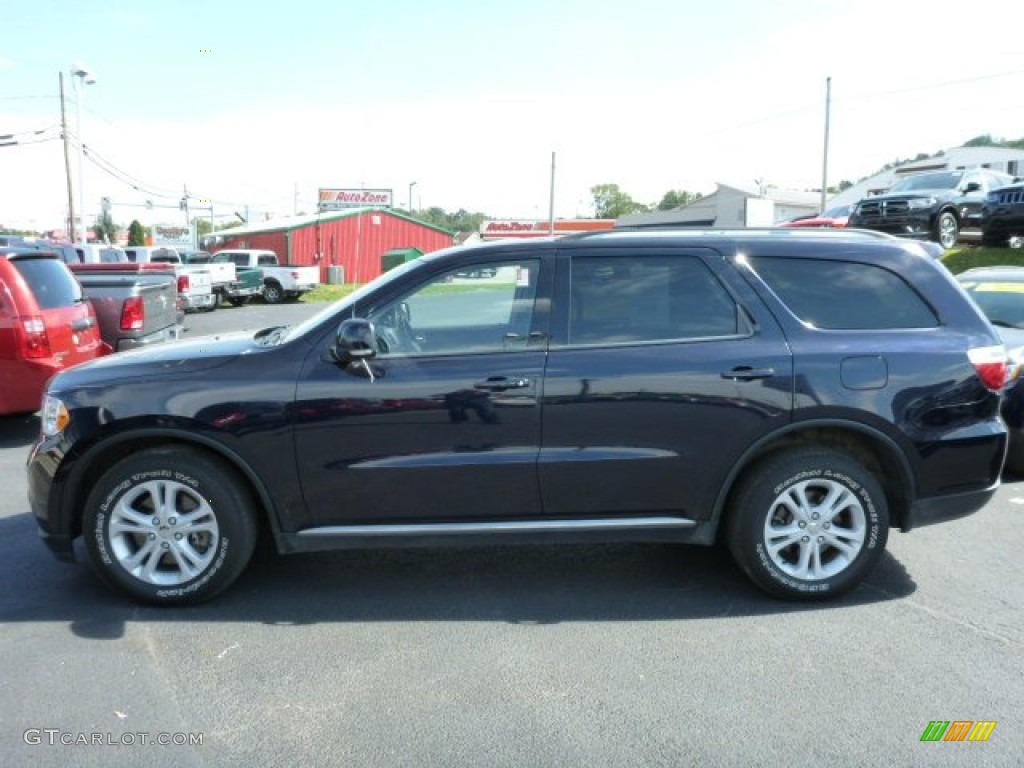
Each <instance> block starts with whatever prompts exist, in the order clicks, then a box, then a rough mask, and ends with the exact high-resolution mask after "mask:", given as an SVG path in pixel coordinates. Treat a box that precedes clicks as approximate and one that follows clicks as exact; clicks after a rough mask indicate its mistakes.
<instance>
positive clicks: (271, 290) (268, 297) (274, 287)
mask: <svg viewBox="0 0 1024 768" xmlns="http://www.w3.org/2000/svg"><path fill="white" fill-rule="evenodd" d="M263 300H264V301H265V302H267V304H280V303H281V302H282V301H284V290H283V289H282V288H281V284H280V283H274V282H268V283H264V284H263Z"/></svg>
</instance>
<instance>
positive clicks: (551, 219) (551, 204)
mask: <svg viewBox="0 0 1024 768" xmlns="http://www.w3.org/2000/svg"><path fill="white" fill-rule="evenodd" d="M548 236H549V237H554V236H555V153H554V152H552V153H551V192H550V194H549V197H548Z"/></svg>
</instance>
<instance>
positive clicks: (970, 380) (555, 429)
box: [28, 229, 1007, 604]
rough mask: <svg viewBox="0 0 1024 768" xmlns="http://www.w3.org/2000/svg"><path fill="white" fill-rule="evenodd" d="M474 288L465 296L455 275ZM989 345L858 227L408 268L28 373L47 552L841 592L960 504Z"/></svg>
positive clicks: (182, 598) (1000, 368) (574, 246)
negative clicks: (482, 557) (575, 544)
mask: <svg viewBox="0 0 1024 768" xmlns="http://www.w3.org/2000/svg"><path fill="white" fill-rule="evenodd" d="M468 274H472V275H475V276H474V277H471V278H470V277H466V275H468ZM1006 368H1007V365H1006V353H1005V350H1004V348H1003V346H1002V344H1001V342H1000V341H999V338H998V337H997V336H996V335H995V333H994V332H993V329H992V328H991V326H990V325H989V323H988V321H987V320H985V318H984V317H983V316H982V315H981V314H980V313H979V311H978V310H977V309H976V308H975V306H974V304H973V303H972V302H971V301H970V300H968V299H967V298H966V296H965V295H964V293H963V292H962V291H961V289H960V288H959V287H958V285H957V283H956V282H955V281H954V280H953V278H952V276H951V275H950V274H949V272H948V271H947V270H946V269H945V267H943V266H942V264H941V263H939V262H937V261H935V260H933V259H932V258H929V257H928V256H927V255H926V254H925V252H924V250H923V249H922V247H921V246H920V245H919V244H917V243H914V242H907V241H902V240H897V239H895V238H890V237H887V236H884V235H877V234H871V233H863V232H848V233H843V232H838V231H800V230H792V229H776V230H770V231H758V230H740V231H713V232H706V231H694V232H679V231H671V232H670V231H636V232H632V231H612V232H606V233H595V234H589V235H582V236H575V237H566V238H562V239H556V240H547V241H530V242H497V243H492V244H489V245H485V246H481V247H476V248H453V249H449V250H445V251H441V252H438V253H434V254H431V255H429V256H424V257H422V258H420V259H418V260H416V261H414V262H410V263H408V264H405V265H403V266H402V267H400V268H398V269H395V270H394V271H392V272H389V273H388V274H387V275H385V276H384V277H382V278H380V279H378V280H377V281H375V282H373V283H371V284H369V285H367V286H365V287H363V288H362V289H360V290H359V291H358V292H356V293H354V294H353V295H351V296H350V297H348V298H346V299H343V300H341V301H340V302H338V303H337V304H334V305H332V306H329V307H327V308H326V309H325V310H324V311H322V312H321V313H319V314H318V315H316V316H314V317H313V318H311V319H310V320H307V321H306V322H304V323H301V324H300V325H296V326H293V327H276V328H266V329H264V330H262V331H259V332H257V333H254V334H233V335H224V336H220V337H216V338H206V339H197V340H192V341H187V342H180V343H175V344H170V345H162V346H161V347H160V348H154V349H146V350H140V351H133V352H128V353H124V354H118V355H115V356H111V357H108V358H104V359H102V360H98V361H96V362H93V363H88V364H85V365H82V366H79V367H76V368H73V369H71V370H69V371H67V372H64V373H61V374H60V375H58V376H57V377H55V378H54V379H53V380H52V381H51V383H50V385H49V389H48V391H47V392H46V394H45V397H44V401H43V403H42V410H41V414H40V415H41V421H42V430H41V434H40V436H39V438H38V440H37V442H36V443H35V445H34V446H33V449H32V453H31V456H30V458H29V462H28V474H29V481H30V483H29V488H30V490H29V494H30V499H31V504H32V508H33V510H34V513H35V516H36V518H37V519H38V523H39V526H40V528H41V531H42V535H43V539H44V540H45V542H46V543H47V544H48V545H49V547H50V548H51V549H52V550H53V552H54V553H55V554H56V555H57V557H58V558H60V559H62V560H68V561H69V560H71V559H73V549H72V542H73V540H74V539H75V538H76V537H78V536H83V537H84V539H85V546H86V549H87V551H88V553H89V557H90V559H91V560H92V562H93V564H94V565H95V567H96V569H97V570H98V572H99V573H100V574H101V576H102V577H103V578H104V579H106V580H107V581H108V582H109V583H111V584H112V585H114V586H116V587H118V588H120V589H121V590H123V591H125V592H127V593H128V594H129V595H131V596H133V597H134V598H136V599H139V600H143V601H147V602H152V603H162V604H175V603H178V604H180V603H189V602H197V601H200V600H204V599H207V598H210V597H212V596H213V595H215V594H217V593H218V592H220V591H221V590H223V589H225V588H226V587H227V586H229V585H230V584H231V583H232V582H233V581H234V580H235V579H236V578H237V577H238V575H239V574H240V573H241V572H242V570H243V568H244V567H245V565H246V563H247V561H248V560H249V558H250V555H251V554H252V552H253V548H254V545H255V542H256V539H257V535H258V533H259V532H260V530H261V529H262V530H264V531H266V532H268V533H269V534H270V535H271V536H272V538H273V540H274V541H275V542H276V545H277V548H278V550H279V551H280V552H282V553H289V552H308V551H312V550H322V549H345V548H354V547H382V546H409V545H426V546H444V545H450V544H453V543H459V544H462V543H474V542H475V543H480V542H485V543H488V544H493V543H495V542H537V541H546V542H553V541H579V540H588V541H593V540H603V541H672V542H683V543H689V544H704V545H708V544H712V543H714V542H716V541H718V540H721V541H723V542H724V543H726V544H727V546H728V547H729V549H730V550H731V552H732V554H733V556H734V557H735V559H736V561H737V563H738V564H739V566H740V567H741V568H742V569H743V570H744V571H745V572H746V573H747V574H748V575H749V576H750V578H751V579H752V580H753V581H754V582H755V583H756V584H757V585H759V586H760V587H762V588H763V589H765V590H767V591H768V592H770V593H772V594H774V595H777V596H782V597H788V598H796V599H822V598H828V597H831V596H835V595H838V594H841V593H842V592H844V591H847V590H849V589H851V588H853V587H854V586H856V585H857V584H858V583H859V582H860V581H861V580H862V579H863V578H864V576H865V575H866V573H867V572H868V571H869V569H870V568H871V567H872V566H873V565H874V564H875V563H876V561H877V560H878V558H879V556H880V555H881V553H882V550H883V548H884V547H885V543H886V539H887V536H888V533H889V529H890V527H897V528H900V529H902V530H904V531H909V530H911V529H912V528H914V527H916V526H920V525H925V524H928V523H935V522H939V521H943V520H949V519H953V518H957V517H961V516H963V515H967V514H970V513H972V512H975V511H976V510H978V509H980V508H981V507H982V506H983V505H984V504H985V503H986V502H987V501H988V500H989V499H990V498H991V496H992V494H993V493H994V492H995V489H996V487H997V485H998V483H999V475H1000V470H1001V468H1002V464H1003V458H1004V453H1005V450H1006V429H1005V427H1004V425H1003V423H1002V421H1000V417H999V405H1000V391H1001V389H1002V388H1003V386H1004V381H1005V378H1006Z"/></svg>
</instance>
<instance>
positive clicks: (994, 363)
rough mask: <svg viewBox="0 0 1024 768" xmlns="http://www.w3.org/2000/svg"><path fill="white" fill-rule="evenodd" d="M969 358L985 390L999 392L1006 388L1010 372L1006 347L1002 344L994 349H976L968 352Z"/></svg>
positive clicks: (993, 347)
mask: <svg viewBox="0 0 1024 768" xmlns="http://www.w3.org/2000/svg"><path fill="white" fill-rule="evenodd" d="M967 357H968V359H969V360H970V361H971V365H973V366H974V370H975V371H977V373H978V378H979V379H981V383H982V384H984V385H985V389H989V390H991V391H993V392H999V391H1001V390H1002V389H1003V387H1005V386H1006V380H1007V375H1008V374H1009V371H1010V366H1009V358H1008V357H1007V354H1006V347H1004V346H1003V345H1002V344H999V345H996V346H992V347H976V348H975V349H969V350H967Z"/></svg>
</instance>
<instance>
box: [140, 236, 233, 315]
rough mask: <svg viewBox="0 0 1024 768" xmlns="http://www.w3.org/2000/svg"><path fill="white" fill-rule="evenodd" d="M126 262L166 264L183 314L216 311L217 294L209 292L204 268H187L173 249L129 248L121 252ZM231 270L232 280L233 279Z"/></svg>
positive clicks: (207, 272) (209, 278)
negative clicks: (184, 312) (200, 310)
mask: <svg viewBox="0 0 1024 768" xmlns="http://www.w3.org/2000/svg"><path fill="white" fill-rule="evenodd" d="M124 252H125V254H126V255H127V256H128V261H131V262H134V263H136V264H170V265H171V266H173V267H174V275H175V277H176V278H177V279H178V298H179V299H181V302H182V305H183V306H182V308H183V309H185V310H186V311H189V310H198V309H203V310H206V311H211V310H214V309H216V308H217V294H216V293H214V291H213V278H212V276H211V274H210V270H208V269H207V268H206V266H207V265H199V264H196V265H189V264H185V263H183V262H182V260H181V256H180V255H179V254H178V252H177V250H175V249H174V248H168V247H167V246H149V245H129V246H128V247H126V248H125V249H124ZM233 270H234V267H232V277H233V276H234V271H233Z"/></svg>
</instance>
